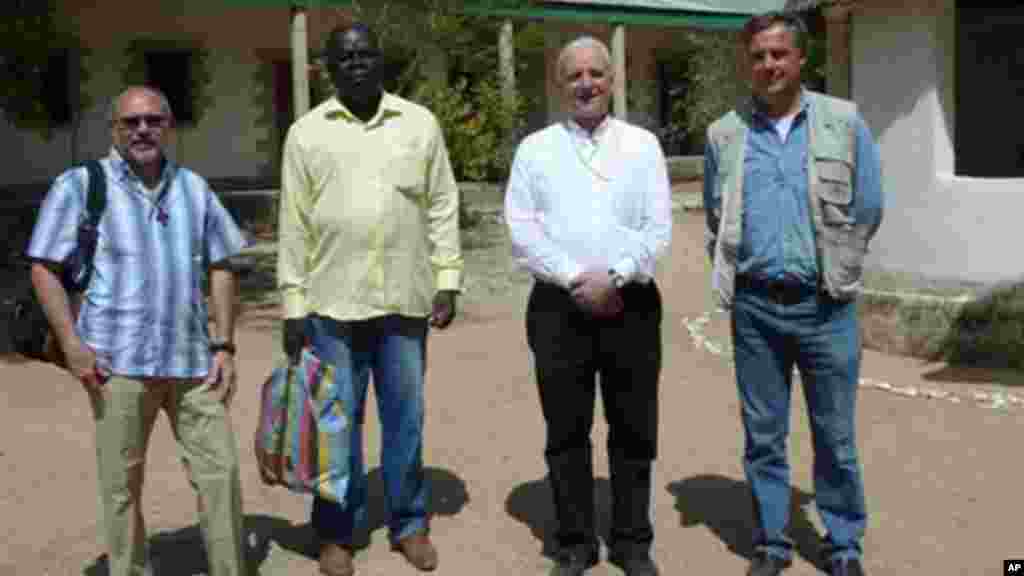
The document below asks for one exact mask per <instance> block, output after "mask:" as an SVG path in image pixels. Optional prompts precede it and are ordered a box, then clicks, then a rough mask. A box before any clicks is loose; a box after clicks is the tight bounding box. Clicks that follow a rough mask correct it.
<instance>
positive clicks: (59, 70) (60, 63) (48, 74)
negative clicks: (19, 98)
mask: <svg viewBox="0 0 1024 576" xmlns="http://www.w3.org/2000/svg"><path fill="white" fill-rule="evenodd" d="M71 65H72V60H71V51H70V50H58V51H56V52H54V53H52V54H51V55H50V58H49V61H48V62H47V65H46V69H45V70H43V71H42V80H43V83H42V85H43V86H45V89H44V90H43V93H42V95H41V96H42V100H43V106H45V107H46V112H47V113H48V114H49V116H50V125H51V126H53V127H55V128H60V127H63V126H67V125H68V124H70V123H71V118H72V115H73V110H72V107H73V106H72V93H71V90H72V88H73V89H74V90H75V91H76V92H77V90H78V86H72V85H71V72H72V70H71Z"/></svg>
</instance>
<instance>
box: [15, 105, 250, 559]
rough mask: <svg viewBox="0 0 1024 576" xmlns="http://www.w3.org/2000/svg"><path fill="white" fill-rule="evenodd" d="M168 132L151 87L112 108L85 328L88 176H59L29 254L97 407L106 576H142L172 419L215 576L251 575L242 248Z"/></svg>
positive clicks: (75, 370)
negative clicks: (245, 524) (151, 457)
mask: <svg viewBox="0 0 1024 576" xmlns="http://www.w3.org/2000/svg"><path fill="white" fill-rule="evenodd" d="M173 125H174V118H173V116H172V114H171V109H170V106H169V105H168V103H167V99H166V98H165V97H164V95H163V94H161V93H160V92H159V91H157V90H155V89H152V88H146V87H131V88H128V89H127V90H125V91H124V92H123V93H122V94H121V95H120V96H119V97H118V98H117V99H116V100H115V102H114V103H113V105H112V106H111V131H112V136H113V147H112V148H111V150H110V154H109V155H108V156H107V157H106V158H103V159H102V160H101V161H100V164H101V166H102V168H103V173H104V176H105V178H106V209H105V210H104V211H103V214H102V217H101V218H100V220H99V225H98V238H97V244H96V251H95V257H94V271H93V273H92V275H91V277H90V281H89V285H88V286H87V287H86V289H85V292H84V294H83V296H82V300H81V307H80V310H79V313H78V314H77V316H76V315H75V314H74V313H73V312H72V309H73V306H72V304H71V296H70V295H69V294H68V292H67V290H66V289H65V288H64V286H63V285H62V283H61V280H60V278H61V273H62V270H61V268H62V263H63V262H65V260H66V259H67V257H68V255H69V254H71V253H72V252H73V251H74V250H75V249H76V243H77V234H76V232H77V230H78V227H79V223H80V222H81V221H82V219H83V218H84V217H85V213H86V204H87V190H88V189H89V184H88V173H87V171H86V170H85V169H84V168H81V167H79V168H74V169H71V170H68V171H67V172H64V173H63V174H61V175H60V176H59V177H57V179H56V181H55V182H54V184H53V187H52V188H51V189H50V191H49V193H48V194H47V196H46V199H45V200H44V202H43V205H42V207H41V209H40V212H39V217H38V221H37V222H36V225H35V229H34V230H33V233H32V238H31V241H30V243H29V247H28V252H27V255H28V257H29V258H31V259H32V260H33V265H32V282H33V285H34V287H35V290H36V294H37V296H38V298H39V301H40V303H41V304H42V307H43V309H44V310H45V312H46V316H47V319H48V320H49V323H50V325H51V326H52V328H53V330H54V332H55V334H56V336H57V340H58V342H59V344H60V347H61V350H62V351H63V352H64V354H65V357H66V361H67V367H68V370H69V371H70V372H71V374H72V375H73V376H74V377H75V378H76V379H78V381H79V382H81V384H82V386H83V387H84V389H85V391H86V393H87V394H88V396H89V401H90V403H91V405H92V411H93V420H94V422H95V425H96V456H97V463H98V468H99V474H98V476H99V484H100V496H101V500H102V509H103V515H104V527H105V530H106V538H107V546H108V552H109V555H108V561H109V566H110V574H111V575H112V576H129V575H135V574H141V573H143V572H144V571H145V570H147V568H146V564H147V561H146V553H145V527H144V524H143V519H142V508H141V504H142V484H143V472H144V468H145V459H146V447H147V445H148V441H149V435H150V432H151V431H152V429H153V424H154V422H155V420H156V416H157V414H158V413H159V412H160V411H161V410H163V411H165V412H166V413H167V416H168V419H169V420H170V423H171V426H172V428H173V430H174V436H175V438H176V439H177V440H178V446H179V448H180V451H181V457H182V461H183V462H184V464H185V468H186V471H187V473H188V475H189V479H190V481H191V483H192V486H193V487H194V488H195V490H196V491H197V493H198V496H199V514H200V516H201V523H200V525H201V526H202V528H203V530H202V532H203V538H204V540H205V543H206V551H207V555H208V557H209V564H210V571H209V573H210V574H211V576H213V575H215V576H237V575H240V574H245V573H246V569H245V563H244V550H243V538H242V499H241V484H240V481H239V474H238V455H237V448H236V443H235V437H234V433H233V431H232V427H231V421H230V418H229V415H228V409H229V406H230V402H231V399H232V397H233V395H234V392H235V365H234V353H235V346H234V343H233V335H234V321H235V317H234V306H235V301H236V299H237V288H236V287H237V282H236V279H235V275H234V273H233V272H232V270H231V269H230V267H229V260H228V259H229V257H231V256H232V255H234V254H237V253H238V252H239V251H240V250H241V249H242V248H243V247H244V246H245V241H244V239H243V236H242V233H241V231H240V230H239V228H238V226H237V225H236V224H235V223H234V221H233V220H232V219H231V216H230V215H229V214H228V212H227V211H226V210H225V209H224V207H223V206H222V205H221V203H220V201H219V200H218V199H217V196H216V195H215V194H214V193H213V191H211V190H210V187H209V186H208V185H207V183H206V181H205V180H203V178H202V177H200V176H199V175H197V174H196V173H194V172H192V171H191V170H188V169H186V168H184V167H182V166H178V165H177V164H175V163H174V162H172V161H170V160H169V159H167V157H166V155H165V153H164V149H165V146H166V144H167V142H168V137H169V132H170V130H171V129H172V128H173ZM207 278H208V280H209V293H210V303H211V305H212V308H213V321H214V325H215V330H214V334H213V335H211V334H209V329H208V312H207V306H206V298H205V296H204V291H203V288H204V286H203V284H204V282H205V281H206V279H207Z"/></svg>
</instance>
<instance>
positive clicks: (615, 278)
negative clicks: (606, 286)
mask: <svg viewBox="0 0 1024 576" xmlns="http://www.w3.org/2000/svg"><path fill="white" fill-rule="evenodd" d="M608 275H609V276H611V277H612V286H615V288H616V289H621V288H622V287H623V286H625V285H626V277H625V276H623V275H622V274H619V273H618V272H616V271H615V268H609V269H608Z"/></svg>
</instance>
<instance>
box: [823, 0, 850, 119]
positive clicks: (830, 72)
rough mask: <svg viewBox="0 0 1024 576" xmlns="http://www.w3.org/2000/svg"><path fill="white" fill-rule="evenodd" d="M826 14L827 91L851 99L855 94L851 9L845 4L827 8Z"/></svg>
mask: <svg viewBox="0 0 1024 576" xmlns="http://www.w3.org/2000/svg"><path fill="white" fill-rule="evenodd" d="M824 16H825V30H826V32H825V36H826V38H827V42H828V61H827V62H826V63H825V91H826V92H827V93H829V94H831V95H832V96H836V97H839V98H847V99H849V98H851V97H852V95H853V85H852V84H851V78H850V76H851V74H850V66H851V63H850V10H849V8H847V7H845V6H843V7H832V8H826V9H825V11H824Z"/></svg>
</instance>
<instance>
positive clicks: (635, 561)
mask: <svg viewBox="0 0 1024 576" xmlns="http://www.w3.org/2000/svg"><path fill="white" fill-rule="evenodd" d="M608 561H609V562H611V563H612V564H615V565H616V566H618V567H619V568H622V571H623V572H625V573H626V576H659V575H660V574H661V572H659V571H658V565H657V564H655V563H654V560H651V557H650V556H649V555H648V554H632V555H629V556H625V555H621V554H615V553H614V552H613V553H612V554H611V555H610V556H609V557H608Z"/></svg>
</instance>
